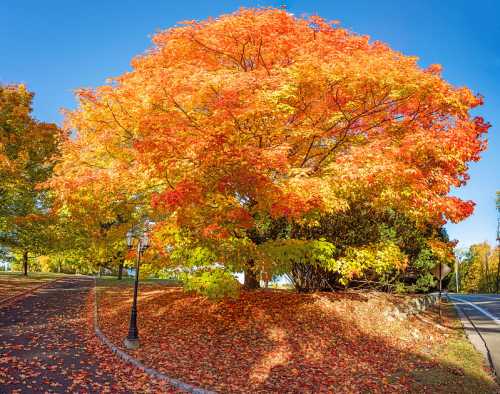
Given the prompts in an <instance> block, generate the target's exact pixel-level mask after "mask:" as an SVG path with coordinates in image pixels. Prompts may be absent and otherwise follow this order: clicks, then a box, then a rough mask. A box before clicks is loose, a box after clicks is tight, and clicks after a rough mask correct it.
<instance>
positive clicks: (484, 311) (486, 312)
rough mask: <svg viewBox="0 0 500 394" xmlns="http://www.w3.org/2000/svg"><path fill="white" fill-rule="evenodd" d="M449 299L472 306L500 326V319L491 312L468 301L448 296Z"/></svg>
mask: <svg viewBox="0 0 500 394" xmlns="http://www.w3.org/2000/svg"><path fill="white" fill-rule="evenodd" d="M448 297H449V298H451V299H452V300H455V301H459V302H465V303H466V304H469V305H470V306H472V307H473V308H475V309H477V310H478V311H479V312H481V313H482V314H483V315H485V316H486V317H489V318H490V319H491V320H493V321H494V322H495V323H496V324H498V325H500V319H498V318H497V317H496V316H494V315H492V314H491V313H490V312H488V311H487V310H484V309H483V308H481V307H480V306H477V305H475V304H473V303H472V302H469V301H466V300H462V299H460V298H456V297H452V296H450V295H449V294H448Z"/></svg>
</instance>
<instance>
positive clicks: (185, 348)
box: [99, 284, 460, 393]
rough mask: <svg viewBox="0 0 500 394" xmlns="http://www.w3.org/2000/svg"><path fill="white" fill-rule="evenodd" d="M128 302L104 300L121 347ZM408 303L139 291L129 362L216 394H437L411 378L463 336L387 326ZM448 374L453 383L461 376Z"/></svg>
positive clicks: (346, 296)
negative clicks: (394, 310) (135, 340)
mask: <svg viewBox="0 0 500 394" xmlns="http://www.w3.org/2000/svg"><path fill="white" fill-rule="evenodd" d="M131 295H132V293H131V289H127V288H124V287H113V288H107V289H105V290H102V291H101V294H100V301H99V303H100V306H99V308H100V326H101V328H102V329H103V331H104V332H105V334H106V335H108V337H109V338H111V339H112V341H113V342H114V343H115V344H117V345H120V344H121V343H122V341H123V338H124V336H125V335H126V333H127V327H128V319H129V311H130V306H131ZM402 298H403V297H398V296H391V295H386V294H382V293H375V292H371V293H335V294H332V293H315V294H297V293H291V292H286V291H256V292H242V294H241V296H240V299H239V300H224V301H221V302H219V303H211V302H209V301H207V300H206V299H204V298H202V297H198V296H195V295H191V294H186V293H184V292H182V290H180V289H177V288H164V287H161V286H157V285H149V284H148V285H141V289H140V298H139V331H140V340H141V348H140V349H139V350H136V351H131V352H130V354H132V355H133V356H135V357H136V358H138V359H140V360H141V361H143V362H144V363H145V364H146V365H148V366H151V367H154V368H156V369H157V370H159V371H162V372H164V373H166V374H167V375H169V376H172V377H176V378H179V379H182V380H184V381H186V382H190V383H192V384H196V385H200V386H202V387H204V388H208V389H212V390H215V391H219V392H235V393H236V392H240V393H245V392H283V391H286V392H336V393H338V392H372V393H377V392H380V393H382V392H384V393H386V392H401V393H405V392H409V391H412V388H414V387H418V390H419V391H420V392H435V391H436V387H431V386H426V385H425V384H422V383H421V382H418V381H417V380H416V379H415V377H414V375H413V371H414V370H418V371H426V370H431V369H433V368H435V367H438V366H439V360H438V359H437V358H436V353H437V351H438V348H439V346H440V344H442V343H445V342H446V341H447V339H448V338H449V337H453V336H455V335H457V334H456V333H455V332H454V331H455V330H456V328H457V327H456V322H454V321H453V320H450V318H446V319H448V320H445V321H444V323H443V325H444V326H437V325H436V324H434V323H432V322H430V321H429V319H432V318H434V317H435V314H434V315H433V314H432V313H431V314H429V315H428V316H427V318H425V317H424V316H420V317H413V318H410V319H408V320H406V321H397V320H393V321H390V320H389V319H387V317H385V314H384V311H386V310H387V309H388V308H389V307H390V305H391V303H399V302H401V301H402ZM446 326H449V327H446ZM439 367H442V366H439ZM444 368H445V370H446V371H447V372H446V373H448V375H450V374H453V371H452V370H453V369H454V370H460V366H449V368H448V367H444ZM438 391H439V390H438Z"/></svg>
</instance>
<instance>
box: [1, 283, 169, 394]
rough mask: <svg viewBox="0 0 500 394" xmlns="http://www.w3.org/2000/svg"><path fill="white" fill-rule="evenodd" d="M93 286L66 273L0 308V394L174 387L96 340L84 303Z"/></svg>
mask: <svg viewBox="0 0 500 394" xmlns="http://www.w3.org/2000/svg"><path fill="white" fill-rule="evenodd" d="M92 286H93V279H91V278H87V277H72V278H71V277H70V278H68V279H64V280H61V281H58V282H55V283H52V284H51V285H49V286H47V287H45V288H41V289H38V290H36V291H35V292H34V293H32V294H30V295H28V296H26V297H24V298H22V299H20V300H18V301H16V302H15V303H13V304H11V305H7V306H5V307H0V393H11V392H13V393H38V392H43V393H47V392H48V393H53V392H56V393H66V392H82V393H103V392H112V393H138V392H155V393H156V392H172V391H173V390H170V389H168V388H165V387H164V386H160V385H159V384H157V383H155V382H153V381H151V379H150V378H149V376H147V375H145V374H144V373H142V372H140V371H137V370H136V369H134V368H132V367H131V366H129V365H127V364H124V363H122V362H121V361H120V360H119V359H117V358H116V357H115V356H114V355H113V354H112V353H111V352H110V351H109V350H108V349H107V348H105V347H104V346H103V345H101V344H100V343H99V342H98V341H97V339H96V338H95V336H94V335H93V330H91V328H90V327H91V326H90V324H91V320H90V319H91V314H90V312H91V309H90V305H91V304H90V303H87V302H86V300H87V297H88V294H89V290H90V289H91V288H92Z"/></svg>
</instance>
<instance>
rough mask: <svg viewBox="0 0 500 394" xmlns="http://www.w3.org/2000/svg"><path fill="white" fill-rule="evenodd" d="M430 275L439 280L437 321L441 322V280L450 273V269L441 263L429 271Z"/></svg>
mask: <svg viewBox="0 0 500 394" xmlns="http://www.w3.org/2000/svg"><path fill="white" fill-rule="evenodd" d="M431 272H432V275H434V276H435V277H436V278H437V279H438V280H439V320H441V291H442V283H443V279H444V277H445V276H446V275H448V274H449V273H450V272H451V268H450V266H449V265H448V264H446V263H445V264H443V263H441V261H440V262H439V264H438V265H436V266H435V267H434V269H433V270H432V271H431Z"/></svg>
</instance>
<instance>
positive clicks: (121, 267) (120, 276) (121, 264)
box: [118, 260, 123, 280]
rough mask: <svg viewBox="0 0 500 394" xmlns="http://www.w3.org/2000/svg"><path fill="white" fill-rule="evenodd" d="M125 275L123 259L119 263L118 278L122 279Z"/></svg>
mask: <svg viewBox="0 0 500 394" xmlns="http://www.w3.org/2000/svg"><path fill="white" fill-rule="evenodd" d="M122 277H123V260H121V261H120V264H119V265H118V280H121V279H122Z"/></svg>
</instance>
